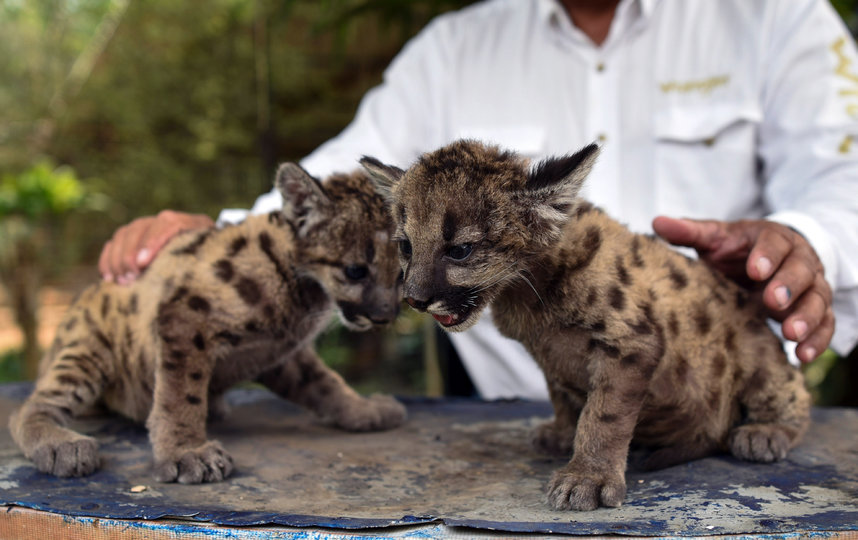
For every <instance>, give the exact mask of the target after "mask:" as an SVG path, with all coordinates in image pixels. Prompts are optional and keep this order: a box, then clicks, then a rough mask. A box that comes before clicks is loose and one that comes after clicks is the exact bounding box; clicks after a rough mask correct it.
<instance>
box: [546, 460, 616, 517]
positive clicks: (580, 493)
mask: <svg viewBox="0 0 858 540" xmlns="http://www.w3.org/2000/svg"><path fill="white" fill-rule="evenodd" d="M575 469H578V467H566V468H564V469H561V470H559V471H556V472H555V473H554V474H553V475H552V477H551V481H550V482H549V484H548V502H549V504H550V505H551V506H552V507H553V508H554V509H555V510H595V509H596V508H598V507H599V506H611V507H617V506H620V505H622V504H623V499H625V498H626V482H625V479H624V478H623V477H622V475H620V476H616V475H613V474H611V473H607V472H606V473H605V474H600V473H599V471H597V470H593V469H591V470H590V471H587V472H578V471H576V470H575Z"/></svg>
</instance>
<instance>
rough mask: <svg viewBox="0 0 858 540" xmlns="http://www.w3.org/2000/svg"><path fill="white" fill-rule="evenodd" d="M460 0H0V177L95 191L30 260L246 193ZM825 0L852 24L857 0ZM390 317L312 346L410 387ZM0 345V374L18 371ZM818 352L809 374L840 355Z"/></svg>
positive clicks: (53, 272) (410, 333) (414, 376)
mask: <svg viewBox="0 0 858 540" xmlns="http://www.w3.org/2000/svg"><path fill="white" fill-rule="evenodd" d="M472 1H473V0H279V1H277V0H182V1H178V2H177V1H175V0H146V1H142V0H0V36H2V38H0V81H2V84H0V177H3V178H6V177H14V176H19V175H21V174H23V173H24V172H25V171H27V170H30V169H31V168H32V167H33V166H34V164H36V163H40V162H42V161H43V160H46V159H47V160H50V162H52V163H56V164H59V165H63V166H65V167H68V168H70V169H71V170H74V171H75V172H76V174H77V178H80V179H84V180H82V182H83V184H84V185H83V187H84V189H85V191H86V192H88V193H100V194H102V198H101V199H100V200H101V201H102V202H103V203H105V204H102V205H101V208H102V211H99V212H77V213H75V214H74V215H73V216H71V217H70V218H69V219H66V220H64V222H63V226H62V231H61V232H62V239H63V241H62V242H60V243H59V244H58V245H57V248H56V250H55V251H54V252H53V254H52V255H51V256H49V257H47V258H45V259H44V260H43V261H42V263H41V264H43V265H44V266H46V269H45V275H47V276H53V279H54V280H55V281H56V280H59V281H61V282H62V281H63V280H66V281H68V280H69V279H70V277H69V272H68V270H69V269H70V268H74V267H75V266H76V265H83V266H85V267H87V268H90V269H92V270H89V271H88V272H89V273H88V274H86V275H87V277H88V278H89V279H96V278H97V275H96V273H95V271H94V265H95V262H96V260H97V256H98V252H99V250H100V248H101V246H102V245H103V244H104V242H105V241H106V240H107V239H108V238H109V236H110V235H111V234H112V232H113V230H114V229H115V228H116V227H118V226H119V225H121V224H124V223H126V222H128V221H130V220H131V219H133V218H135V217H139V216H141V215H147V214H153V213H156V212H158V211H159V210H161V209H164V208H173V209H177V210H185V211H192V212H203V213H207V214H209V215H212V216H215V215H216V214H217V213H218V211H219V210H220V209H222V208H225V207H248V206H249V205H250V204H251V203H252V201H253V200H254V198H255V197H256V196H257V195H258V194H260V193H262V192H265V191H268V190H269V188H270V182H271V179H272V175H273V171H274V169H275V167H276V165H277V163H278V162H280V161H284V160H295V159H299V158H301V157H303V156H304V155H306V154H307V153H309V152H310V151H311V150H312V149H314V148H315V147H316V146H318V145H319V144H321V143H322V142H324V141H325V140H327V139H328V138H330V137H332V136H333V135H335V134H336V133H338V132H339V131H340V130H341V129H342V128H343V127H344V126H345V125H346V124H347V123H348V122H349V121H350V120H351V118H352V116H353V114H354V111H355V109H356V106H357V103H358V101H359V99H360V97H361V96H362V95H363V94H364V92H365V91H366V90H367V89H369V88H370V87H372V86H373V85H375V84H377V83H378V82H379V81H380V79H381V73H382V71H383V69H384V68H385V66H386V65H387V64H388V63H389V61H390V60H391V58H392V57H393V56H394V55H395V54H396V52H398V51H399V49H400V48H401V47H402V45H403V44H404V43H405V41H406V40H407V39H408V38H409V37H411V36H412V35H413V34H414V33H416V32H417V31H418V30H419V29H420V28H421V27H422V26H423V25H424V24H425V23H426V22H428V21H429V20H430V19H431V18H432V17H433V16H434V15H436V14H438V13H441V12H443V11H446V10H450V9H455V8H458V7H461V6H463V5H466V4H469V3H471V2H472ZM520 1H527V0H520ZM833 4H834V5H835V7H836V8H837V9H838V11H839V12H840V13H841V15H842V16H843V17H844V20H845V21H846V22H847V24H848V25H849V26H850V27H851V28H853V29H854V28H855V27H856V16H855V5H856V0H834V2H833ZM3 196H4V195H2V194H1V193H0V203H2V197H3ZM108 202H109V204H107V203H108ZM2 241H3V238H0V243H2ZM402 321H403V322H402V323H400V324H398V326H397V328H396V329H394V330H392V331H391V332H390V333H388V334H384V335H371V334H370V335H368V336H356V335H351V336H349V335H346V334H345V333H343V332H339V331H337V330H335V331H333V332H331V333H329V334H328V335H327V336H325V337H324V338H323V340H322V344H323V347H324V354H325V356H326V359H327V360H328V361H329V362H331V363H332V364H334V365H336V366H337V368H338V369H340V370H341V371H342V372H344V373H345V374H346V375H347V376H348V377H349V378H350V379H351V380H358V381H359V384H363V385H364V386H363V389H365V390H371V389H376V388H377V387H378V388H382V389H391V388H392V389H393V390H394V391H397V392H399V393H420V392H422V391H423V390H424V389H425V388H426V385H427V384H430V385H431V384H432V383H427V381H426V380H425V374H426V373H427V372H429V371H427V370H426V369H425V367H424V365H423V360H422V359H423V356H424V355H423V354H422V347H423V346H424V340H423V338H422V337H421V336H424V335H430V334H431V333H427V332H425V331H422V330H421V328H422V325H423V322H422V320H421V319H419V318H416V317H415V315H414V314H413V313H409V314H407V315H406V316H405V317H404V318H403V319H402ZM423 330H425V329H423ZM0 353H3V354H4V355H3V356H2V357H0V374H2V372H4V370H5V371H6V372H8V373H11V374H13V375H12V376H14V374H15V373H20V370H19V368H18V367H16V366H15V365H13V364H14V358H13V357H12V356H10V355H9V353H4V352H3V351H0ZM826 362H829V363H831V364H832V365H833V366H834V367H833V368H830V369H829V368H826V369H825V370H824V373H822V374H821V375H820V374H819V373H817V374H815V376H816V377H817V378H818V379H819V380H820V381H822V382H820V388H822V387H823V386H824V385H825V380H826V376H825V375H826V373H828V372H829V371H833V372H837V369H841V370H842V365H843V363H842V362H840V363H838V362H837V361H833V363H832V362H831V361H826ZM855 363H856V362H852V363H851V364H850V365H854V364H855ZM820 365H821V366H822V364H820ZM825 365H826V366H827V365H828V364H825ZM837 366H841V368H838V367H837ZM823 367H824V366H823ZM818 369H823V368H822V367H821V368H818ZM851 369H852V370H853V375H854V369H855V368H851ZM368 373H376V374H379V376H378V377H374V378H373V377H369V376H367V374H368ZM0 376H2V375H0ZM841 378H842V375H841ZM853 380H854V377H853ZM436 386H437V384H436ZM847 391H848V390H847ZM823 400H824V399H823Z"/></svg>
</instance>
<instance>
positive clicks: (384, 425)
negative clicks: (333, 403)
mask: <svg viewBox="0 0 858 540" xmlns="http://www.w3.org/2000/svg"><path fill="white" fill-rule="evenodd" d="M406 417H407V413H406V411H405V407H404V406H403V405H402V404H401V403H399V402H398V401H396V400H395V399H394V398H393V397H391V396H387V395H382V394H373V395H371V396H369V397H367V398H361V401H360V402H358V403H356V404H353V405H352V406H351V407H348V408H347V409H346V410H345V411H344V412H343V413H342V414H341V415H340V416H339V417H338V418H336V419H335V422H336V424H337V425H338V426H339V427H341V428H343V429H345V430H348V431H380V430H385V429H393V428H395V427H397V426H399V425H401V424H402V423H403V422H405V419H406Z"/></svg>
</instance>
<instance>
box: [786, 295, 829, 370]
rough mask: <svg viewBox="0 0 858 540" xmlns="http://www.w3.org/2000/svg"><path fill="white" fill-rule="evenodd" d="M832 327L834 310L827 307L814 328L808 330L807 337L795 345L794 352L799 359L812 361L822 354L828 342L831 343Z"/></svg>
mask: <svg viewBox="0 0 858 540" xmlns="http://www.w3.org/2000/svg"><path fill="white" fill-rule="evenodd" d="M834 327H835V321H834V311H832V309H831V308H830V307H829V308H828V309H827V310H826V311H825V315H824V316H823V319H822V322H820V324H819V326H817V327H816V330H814V331H812V332H809V333H808V334H807V337H805V339H803V340H802V341H801V342H799V344H798V347H796V351H795V353H796V356H798V358H799V360H801V361H802V362H812V361H813V360H815V359H816V358H817V357H818V356H819V355H820V354H822V352H823V351H825V349H827V348H828V344H829V343H831V337H832V336H833V335H834Z"/></svg>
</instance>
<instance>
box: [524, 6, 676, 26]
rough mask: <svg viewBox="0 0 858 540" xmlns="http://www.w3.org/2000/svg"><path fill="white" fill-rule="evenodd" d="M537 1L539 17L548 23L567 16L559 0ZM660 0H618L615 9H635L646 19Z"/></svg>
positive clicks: (551, 23)
mask: <svg viewBox="0 0 858 540" xmlns="http://www.w3.org/2000/svg"><path fill="white" fill-rule="evenodd" d="M537 1H538V10H539V18H540V19H541V20H542V21H544V22H545V23H546V24H548V25H551V26H553V25H555V24H557V22H558V18H560V17H564V18H566V17H568V15H566V10H565V9H563V5H562V4H561V3H560V0H537ZM659 2H660V0H620V5H619V6H617V10H618V11H619V10H621V9H628V8H632V9H637V10H638V13H639V14H640V17H641V18H642V19H648V18H650V16H652V13H653V11H655V7H656V5H658V3H659ZM624 4H634V5H631V6H624Z"/></svg>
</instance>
